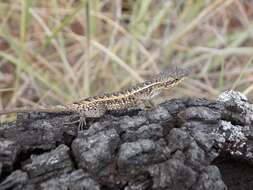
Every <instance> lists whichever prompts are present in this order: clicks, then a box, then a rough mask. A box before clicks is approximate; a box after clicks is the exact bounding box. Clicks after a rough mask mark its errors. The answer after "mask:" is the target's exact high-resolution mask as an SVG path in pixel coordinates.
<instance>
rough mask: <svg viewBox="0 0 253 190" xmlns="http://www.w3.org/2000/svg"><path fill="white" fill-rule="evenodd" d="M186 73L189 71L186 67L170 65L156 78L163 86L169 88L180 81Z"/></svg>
mask: <svg viewBox="0 0 253 190" xmlns="http://www.w3.org/2000/svg"><path fill="white" fill-rule="evenodd" d="M188 74H189V72H188V70H186V69H182V68H179V67H170V68H168V69H166V70H165V71H163V72H161V73H160V74H158V75H157V79H156V80H158V81H159V82H161V84H162V87H163V88H171V87H173V86H176V85H178V84H179V83H181V82H182V81H183V80H184V79H185V78H186V77H187V76H188Z"/></svg>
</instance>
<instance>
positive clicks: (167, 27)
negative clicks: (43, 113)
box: [0, 0, 253, 107]
mask: <svg viewBox="0 0 253 190" xmlns="http://www.w3.org/2000/svg"><path fill="white" fill-rule="evenodd" d="M252 20H253V3H252V1H240V0H207V1H203V0H194V1H193V0H187V1H182V0H179V1H176V0H174V1H166V0H153V1H151V0H142V1H136V0H121V1H105V0H103V1H99V0H86V1H85V0H80V1H74V0H70V1H67V0H52V1H39V0H22V1H16V2H15V3H13V1H11V0H6V1H1V2H0V94H1V96H0V97H1V98H0V107H17V106H21V105H34V104H37V103H38V104H63V103H66V102H70V101H73V100H76V99H79V98H80V97H87V96H92V95H96V94H99V93H101V92H110V91H114V90H119V89H122V88H124V87H126V86H128V85H130V84H133V83H137V82H139V81H142V80H143V79H145V78H146V77H148V76H149V75H152V74H153V73H157V72H159V70H162V68H164V67H166V66H168V65H170V64H176V65H180V66H182V67H186V68H189V69H190V70H191V71H192V75H191V77H190V78H189V79H188V80H187V81H186V82H185V83H184V85H182V86H181V87H179V88H177V89H175V90H173V91H171V92H168V94H167V93H166V95H167V96H169V97H177V96H195V97H206V98H209V99H214V98H216V97H217V95H218V94H219V93H220V92H222V91H224V90H228V89H235V90H239V91H241V92H243V93H244V94H246V95H247V96H248V97H249V98H250V99H253V83H252V81H253V74H252V72H253V65H252V64H251V63H252V58H253V57H252V56H253V48H252V44H253V41H252V35H253V25H252Z"/></svg>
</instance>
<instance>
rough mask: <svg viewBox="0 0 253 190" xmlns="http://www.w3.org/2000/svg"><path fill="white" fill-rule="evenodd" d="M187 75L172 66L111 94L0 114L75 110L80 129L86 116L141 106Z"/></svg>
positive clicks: (95, 115)
mask: <svg viewBox="0 0 253 190" xmlns="http://www.w3.org/2000/svg"><path fill="white" fill-rule="evenodd" d="M187 75H188V71H186V70H185V69H180V68H178V67H173V68H170V69H168V70H165V71H164V72H161V73H160V74H158V75H155V76H154V77H153V78H151V79H150V80H147V81H145V82H143V83H140V84H137V85H136V86H133V87H130V88H128V89H126V90H123V91H120V92H114V93H111V94H103V95H98V96H94V97H89V98H85V99H82V100H80V101H77V102H73V103H71V104H67V105H65V106H62V107H60V108H44V109H43V108H40V109H36V108H34V109H32V108H31V109H29V108H27V109H22V108H18V109H13V110H2V111H0V115H3V114H8V113H14V112H32V111H40V112H63V111H69V112H75V113H78V114H79V115H80V120H78V122H79V128H80V129H82V128H83V126H84V125H85V124H86V120H85V119H86V118H97V117H101V116H102V115H103V114H104V113H105V112H106V111H110V110H124V109H128V108H132V107H140V108H143V107H144V105H145V102H146V101H147V100H150V99H152V98H153V97H155V96H156V95H158V94H159V93H160V91H161V90H163V89H170V88H172V87H174V86H177V85H178V84H179V83H181V82H182V81H183V80H184V78H185V77H186V76H187Z"/></svg>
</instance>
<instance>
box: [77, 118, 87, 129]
mask: <svg viewBox="0 0 253 190" xmlns="http://www.w3.org/2000/svg"><path fill="white" fill-rule="evenodd" d="M86 124H87V123H86V119H85V117H80V119H79V125H78V131H83V130H84V129H85V126H86Z"/></svg>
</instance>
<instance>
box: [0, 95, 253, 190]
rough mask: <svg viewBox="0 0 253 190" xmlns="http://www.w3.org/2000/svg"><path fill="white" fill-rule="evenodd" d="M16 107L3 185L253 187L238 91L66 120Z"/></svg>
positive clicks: (3, 136)
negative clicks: (78, 121)
mask: <svg viewBox="0 0 253 190" xmlns="http://www.w3.org/2000/svg"><path fill="white" fill-rule="evenodd" d="M71 117H72V116H71V115H69V114H67V113H66V114H42V113H32V114H19V115H18V118H17V122H16V123H9V124H8V123H6V124H1V125H0V150H1V151H0V189H74V190H77V189H91V190H92V189H94V190H99V189H101V190H109V189H115V190H116V189H124V190H147V189H153V190H165V189H170V190H187V189H189V190H193V189H194V190H209V189H211V190H212V189H213V190H226V189H232V190H236V189H243V190H245V189H246V190H247V189H249V190H250V189H253V167H252V162H253V158H252V157H253V141H252V139H253V105H252V104H250V103H249V102H248V101H247V99H246V97H245V96H243V95H242V94H240V93H238V92H234V91H227V92H224V93H223V94H221V95H220V96H219V98H218V99H217V101H208V100H205V99H192V98H181V99H174V100H169V101H166V102H164V103H162V104H160V105H158V106H156V107H154V108H152V109H150V110H138V111H133V112H130V111H125V112H124V111H122V112H119V113H107V114H106V115H104V116H103V117H101V118H98V119H87V121H88V125H87V126H86V127H87V128H86V130H84V131H80V132H77V130H76V128H75V126H74V125H68V126H66V125H63V123H65V122H68V121H69V120H70V118H71Z"/></svg>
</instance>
